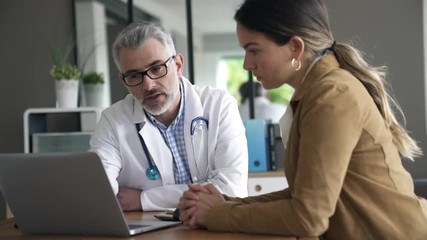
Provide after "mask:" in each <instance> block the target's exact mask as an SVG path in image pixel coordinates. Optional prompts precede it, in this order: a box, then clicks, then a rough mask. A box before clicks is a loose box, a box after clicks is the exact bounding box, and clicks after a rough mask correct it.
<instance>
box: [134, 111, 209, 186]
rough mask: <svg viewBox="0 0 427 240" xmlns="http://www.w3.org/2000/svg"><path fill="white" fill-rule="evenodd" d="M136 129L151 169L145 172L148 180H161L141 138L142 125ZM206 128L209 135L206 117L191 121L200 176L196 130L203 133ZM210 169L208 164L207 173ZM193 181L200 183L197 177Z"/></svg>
mask: <svg viewBox="0 0 427 240" xmlns="http://www.w3.org/2000/svg"><path fill="white" fill-rule="evenodd" d="M135 127H136V130H137V134H138V137H139V140H140V142H141V145H142V149H143V150H144V154H145V156H146V157H147V162H148V165H149V167H148V168H147V170H146V171H145V175H146V176H147V178H148V179H150V180H153V181H154V180H157V179H159V178H160V171H159V169H158V168H157V167H156V166H155V165H154V161H153V159H152V158H151V155H150V153H149V152H148V148H147V145H146V144H145V141H144V139H143V138H142V136H141V134H139V132H140V131H141V126H140V124H138V123H137V124H135ZM204 127H205V128H206V133H207V130H208V128H209V121H208V120H207V119H206V118H204V117H201V116H199V117H196V118H194V119H193V120H191V123H190V135H191V143H192V145H193V156H194V161H195V163H196V169H197V172H198V174H199V175H200V173H199V168H198V166H197V160H196V156H195V148H194V133H195V132H196V130H197V129H199V128H200V129H201V130H202V131H203V128H204ZM208 167H209V164H208V166H207V171H208V170H209V169H208ZM192 181H193V182H197V181H198V178H197V177H195V178H194V179H192Z"/></svg>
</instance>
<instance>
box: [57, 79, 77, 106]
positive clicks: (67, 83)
mask: <svg viewBox="0 0 427 240" xmlns="http://www.w3.org/2000/svg"><path fill="white" fill-rule="evenodd" d="M55 89H56V107H57V108H77V105H78V95H79V81H78V80H74V79H72V80H65V79H62V80H55Z"/></svg>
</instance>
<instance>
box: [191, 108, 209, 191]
mask: <svg viewBox="0 0 427 240" xmlns="http://www.w3.org/2000/svg"><path fill="white" fill-rule="evenodd" d="M208 129H209V121H208V120H207V119H206V118H204V117H202V116H199V117H196V118H194V119H193V120H191V124H190V135H191V145H192V150H193V158H194V164H195V165H196V170H197V177H196V176H194V177H193V178H192V179H191V181H192V183H195V182H203V181H204V180H203V179H202V178H201V177H200V176H201V173H200V170H199V166H198V164H197V159H198V158H197V157H200V158H202V159H203V158H205V159H206V161H207V156H196V148H195V144H194V143H195V142H196V141H197V140H198V141H203V140H202V138H203V137H205V139H204V141H203V142H202V143H200V142H199V148H201V149H202V151H200V149H199V151H198V153H200V152H203V153H207V149H205V148H207V147H208V146H207V133H208ZM196 131H197V133H198V134H197V135H199V136H200V138H199V139H196V140H195V135H196V134H195V133H196ZM206 174H209V162H207V163H206ZM206 177H207V178H208V177H209V176H206Z"/></svg>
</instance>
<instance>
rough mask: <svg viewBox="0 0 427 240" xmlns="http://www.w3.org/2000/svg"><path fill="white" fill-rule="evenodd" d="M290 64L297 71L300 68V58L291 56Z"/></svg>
mask: <svg viewBox="0 0 427 240" xmlns="http://www.w3.org/2000/svg"><path fill="white" fill-rule="evenodd" d="M291 66H292V68H293V69H294V70H295V71H298V70H300V69H301V60H298V59H295V58H292V62H291Z"/></svg>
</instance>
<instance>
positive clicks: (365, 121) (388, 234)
mask: <svg viewBox="0 0 427 240" xmlns="http://www.w3.org/2000/svg"><path fill="white" fill-rule="evenodd" d="M291 106H292V109H293V111H294V120H293V123H292V126H291V131H290V137H289V142H288V146H287V150H286V154H285V174H286V177H287V180H288V183H289V188H288V189H285V190H283V191H278V192H274V193H271V194H266V195H262V196H257V197H249V198H244V199H236V198H233V199H231V198H230V200H232V201H228V202H226V203H225V204H222V205H220V206H217V207H215V208H213V209H212V210H211V211H209V222H208V226H207V227H208V229H209V230H217V231H238V232H250V233H267V234H280V235H292V236H320V235H324V237H325V239H327V240H330V239H333V240H334V239H340V240H343V239H361V240H369V239H375V240H380V239H387V240H393V239H399V240H401V239H408V240H409V239H411V240H416V239H417V240H418V239H419V240H425V239H427V201H426V200H425V199H422V198H418V197H417V196H415V194H414V187H413V182H412V178H411V176H410V174H409V173H408V172H407V171H406V170H405V169H404V167H403V166H402V164H401V159H400V156H399V153H398V151H397V149H396V147H395V145H394V144H393V143H392V136H391V133H390V131H389V129H387V128H386V126H385V123H384V121H383V118H382V117H381V115H380V113H379V111H378V109H377V107H376V106H375V104H374V102H373V100H372V98H371V97H370V95H369V94H368V92H367V91H366V89H365V87H364V86H363V85H362V84H361V82H360V81H358V80H357V79H356V78H355V77H353V76H352V75H351V74H349V73H348V72H347V71H345V70H342V69H341V68H339V65H338V63H337V61H336V59H335V57H334V56H333V55H328V56H326V57H323V58H322V59H321V60H319V61H318V62H317V63H316V65H315V66H314V67H313V69H312V70H311V71H310V72H309V74H308V75H307V78H306V79H305V81H304V83H303V84H302V86H301V88H300V89H299V90H298V92H296V93H295V95H294V97H293V101H292V103H291ZM245 203H251V204H245Z"/></svg>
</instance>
